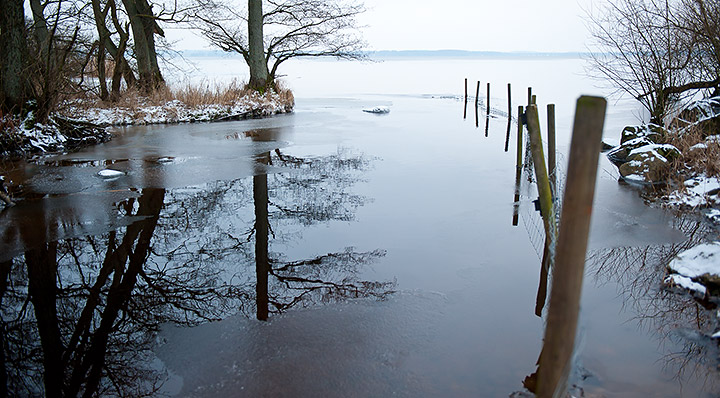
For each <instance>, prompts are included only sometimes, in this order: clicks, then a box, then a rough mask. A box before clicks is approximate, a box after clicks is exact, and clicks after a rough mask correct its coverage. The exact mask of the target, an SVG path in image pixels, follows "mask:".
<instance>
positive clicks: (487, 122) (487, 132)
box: [485, 117, 490, 137]
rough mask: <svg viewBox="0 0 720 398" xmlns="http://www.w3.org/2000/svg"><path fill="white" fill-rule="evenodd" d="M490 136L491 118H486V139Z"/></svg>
mask: <svg viewBox="0 0 720 398" xmlns="http://www.w3.org/2000/svg"><path fill="white" fill-rule="evenodd" d="M488 134H490V118H489V117H486V118H485V137H487V136H488Z"/></svg>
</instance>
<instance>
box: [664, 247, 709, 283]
mask: <svg viewBox="0 0 720 398" xmlns="http://www.w3.org/2000/svg"><path fill="white" fill-rule="evenodd" d="M668 268H669V269H670V270H672V271H675V272H677V273H678V274H680V275H684V276H686V277H688V278H697V277H700V276H703V275H708V274H709V275H720V242H711V243H703V244H700V245H697V246H695V247H693V248H691V249H688V250H685V251H684V252H682V253H680V254H678V255H677V256H676V257H675V258H674V259H673V260H672V261H670V264H668Z"/></svg>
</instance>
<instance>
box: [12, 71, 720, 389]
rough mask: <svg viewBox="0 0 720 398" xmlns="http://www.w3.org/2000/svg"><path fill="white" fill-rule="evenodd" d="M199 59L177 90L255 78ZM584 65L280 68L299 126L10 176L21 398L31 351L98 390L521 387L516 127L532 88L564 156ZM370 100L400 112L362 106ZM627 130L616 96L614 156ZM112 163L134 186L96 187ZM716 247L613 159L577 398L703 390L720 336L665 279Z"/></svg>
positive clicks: (150, 143) (529, 268) (139, 131)
mask: <svg viewBox="0 0 720 398" xmlns="http://www.w3.org/2000/svg"><path fill="white" fill-rule="evenodd" d="M193 61H194V62H196V65H197V66H198V68H199V70H198V71H195V72H191V73H186V74H185V78H187V79H188V80H189V81H193V82H200V81H205V82H206V83H209V82H210V81H211V80H212V81H228V80H229V79H232V78H234V77H239V78H242V77H243V76H244V75H243V73H242V71H244V66H243V65H242V63H241V61H240V60H238V59H227V58H198V59H194V60H193ZM583 67H584V63H583V62H582V61H581V60H578V59H567V58H542V59H537V58H504V59H393V60H386V61H384V62H365V63H350V62H335V61H310V60H303V61H296V62H293V63H289V64H288V65H287V67H286V68H284V69H282V73H284V74H285V75H286V77H285V81H286V84H287V86H289V87H290V88H291V89H293V91H294V93H295V98H296V103H297V106H296V110H295V112H294V113H293V114H289V115H281V116H276V117H272V118H268V119H261V120H248V121H239V122H227V123H216V124H186V125H174V126H149V127H131V128H125V129H119V130H118V131H117V133H118V136H117V137H116V138H115V139H114V140H113V141H111V142H109V143H107V144H103V145H99V146H96V147H92V148H88V149H85V150H83V151H80V152H78V153H73V154H68V155H61V156H53V157H47V158H41V159H36V160H35V161H33V162H30V163H27V164H26V163H22V164H8V165H5V173H7V174H8V175H11V176H12V178H14V180H16V181H23V184H24V185H25V194H26V197H27V200H26V201H24V202H23V203H21V205H19V206H17V207H15V208H11V209H8V210H5V211H3V212H2V213H0V219H2V223H1V225H2V227H1V229H0V234H1V236H2V240H1V241H0V245H2V248H1V249H0V253H2V255H0V256H1V257H0V262H1V263H2V264H3V270H7V271H4V274H3V275H6V276H5V281H7V282H6V283H4V288H3V290H2V292H3V293H4V296H3V298H2V306H3V307H2V310H3V316H2V319H3V327H4V331H5V345H6V347H8V349H7V350H8V351H7V353H6V362H5V363H6V368H7V374H8V375H9V381H10V383H11V384H10V385H11V386H12V387H13V388H15V390H13V391H19V392H23V391H25V392H33V391H38V390H40V389H41V388H42V372H43V369H47V366H46V367H45V368H43V366H42V358H43V356H42V355H41V353H44V355H45V357H48V356H50V355H55V356H56V358H58V359H60V360H61V361H65V362H62V363H65V364H67V366H66V367H64V368H63V367H60V368H59V369H57V368H56V369H55V372H59V373H60V374H61V376H60V377H59V381H58V382H57V383H58V385H59V386H62V388H64V389H67V390H68V391H75V390H73V388H77V389H78V390H79V391H85V390H88V389H89V390H93V389H95V390H97V391H99V392H100V394H101V395H114V394H117V391H118V390H122V391H125V392H132V393H131V395H132V394H139V393H141V392H148V391H153V389H157V390H156V393H158V394H159V393H163V394H167V395H172V396H194V397H215V396H248V397H257V396H269V397H276V396H277V397H296V396H303V397H309V396H326V397H333V396H334V397H352V396H358V397H364V396H407V397H434V396H453V397H466V396H509V395H510V394H512V393H513V392H517V391H523V380H524V379H525V378H526V377H527V376H528V375H530V374H531V373H533V372H535V371H536V361H537V358H538V355H539V353H540V350H541V348H542V337H543V331H544V320H543V318H542V317H538V316H536V315H535V306H536V296H537V291H538V284H539V274H540V272H539V271H540V258H539V255H538V245H537V240H538V235H537V231H536V229H535V228H537V225H538V220H539V215H538V214H537V213H536V212H535V211H534V210H533V209H532V200H533V199H534V197H532V194H533V193H532V191H529V192H528V193H527V195H525V196H523V197H522V199H521V201H522V202H521V211H520V218H521V221H520V222H519V225H517V226H513V225H512V218H513V194H514V191H515V150H514V148H515V145H516V131H517V124H516V120H515V119H514V118H515V117H517V106H518V105H524V104H525V102H526V98H527V87H529V86H532V87H533V93H534V94H537V96H538V104H539V107H540V109H541V110H544V108H545V104H547V103H554V104H556V109H557V128H558V144H559V145H558V146H559V152H560V156H561V157H560V159H561V160H565V158H564V157H563V156H562V155H563V153H564V151H566V148H567V147H568V145H569V139H570V130H571V127H572V126H571V124H572V118H573V115H574V103H575V100H576V99H577V97H578V96H580V95H582V94H594V95H605V94H608V90H607V89H603V88H597V87H595V82H593V81H590V80H588V79H587V78H586V77H585V76H584V75H583ZM206 75H210V76H213V78H212V79H206V78H205V77H203V76H206ZM465 78H468V79H469V82H470V92H471V94H474V91H475V84H476V81H477V80H480V81H481V98H484V95H485V84H486V83H487V82H490V83H491V107H492V111H491V115H490V117H489V118H486V117H485V115H484V109H485V108H484V102H483V103H482V106H481V109H482V110H483V111H482V112H483V113H481V114H480V118H479V123H478V125H477V126H476V122H475V114H474V108H473V107H471V108H470V109H468V111H467V112H468V113H467V118H463V101H462V100H461V99H460V97H459V96H460V95H462V91H463V80H464V79H465ZM203 79H206V80H203ZM507 83H512V89H513V92H512V105H513V107H512V116H511V117H510V119H509V120H508V115H507ZM376 106H383V107H388V108H389V109H390V112H389V113H388V114H383V115H376V114H370V113H365V112H363V111H362V110H363V109H367V108H373V107H376ZM639 112H640V111H639V109H637V107H636V106H635V104H634V103H633V102H631V101H627V100H620V101H612V100H611V101H610V102H609V109H608V116H607V122H606V130H605V137H606V140H607V141H609V142H614V141H617V140H618V138H619V134H620V130H621V129H622V127H623V126H624V125H626V124H631V123H636V122H637V115H638V114H639ZM543 114H544V112H543ZM541 119H542V125H543V126H544V125H545V124H544V123H545V120H544V117H543V116H541ZM486 124H487V127H486ZM508 126H509V127H510V132H511V134H510V136H509V141H508V135H507V131H508ZM486 132H487V133H486ZM506 141H508V144H507V145H508V146H509V151H506V150H505V147H506ZM105 168H110V169H114V170H118V171H121V172H122V173H123V174H122V175H120V176H119V177H115V178H101V177H100V176H98V175H97V172H98V171H100V170H103V169H105ZM704 233H705V231H704V227H703V225H702V224H701V223H698V222H697V221H694V220H692V219H684V218H676V217H674V216H673V215H671V214H668V213H666V212H663V211H661V210H657V209H653V208H650V207H647V206H646V205H645V204H644V203H643V202H642V199H641V198H640V197H639V196H638V193H637V190H635V189H634V188H632V187H628V186H627V185H624V184H620V183H618V181H617V172H616V170H615V168H614V167H613V166H612V165H611V164H610V163H609V162H608V161H607V160H606V159H605V158H604V156H602V157H601V164H600V171H599V177H598V189H597V191H596V205H595V210H594V215H593V227H592V233H591V238H590V240H591V242H590V252H589V253H588V256H589V257H590V260H589V261H588V264H587V267H586V269H587V276H586V279H585V285H584V296H583V303H582V313H581V319H580V326H579V327H580V330H579V338H578V341H579V343H578V348H577V360H576V366H575V368H574V370H573V376H572V382H573V383H574V384H576V385H577V387H576V390H575V391H576V392H577V391H579V389H582V390H583V391H584V393H585V396H598V397H599V396H603V397H647V396H653V397H678V396H685V397H711V396H714V395H715V393H716V391H717V387H718V380H719V379H718V373H717V363H716V362H717V356H718V350H717V344H716V343H715V342H713V341H711V340H709V339H707V338H705V337H704V336H702V335H699V334H698V333H696V332H695V330H696V329H698V328H699V329H701V330H703V328H709V327H712V326H713V325H708V324H707V322H708V319H707V317H705V316H703V314H704V311H705V310H704V309H703V308H702V307H701V306H700V304H698V303H696V302H694V301H693V300H692V299H691V298H689V297H686V296H683V295H678V294H676V293H673V292H670V291H667V290H664V289H663V288H662V286H661V282H662V278H663V276H664V275H663V273H662V271H661V270H662V269H663V267H664V264H665V263H666V262H667V261H668V260H669V259H670V258H672V256H674V254H676V253H677V252H678V251H680V250H682V249H683V248H685V247H687V246H688V245H691V244H692V243H693V242H697V241H698V240H700V239H702V237H703V234H704ZM540 239H542V238H540ZM55 267H56V268H57V270H58V271H57V275H59V277H58V278H56V279H57V280H56V281H55V282H57V283H55V282H54V281H53V279H54V277H53V275H54V271H53V270H54V269H55ZM48 270H50V271H48ZM28 291H30V292H31V294H30V296H33V294H32V292H35V296H33V297H34V298H33V299H32V300H30V309H27V304H28ZM52 303H55V304H56V305H55V306H53V305H52ZM53 307H55V311H54V313H53V311H52V308H53ZM37 308H40V309H41V310H42V311H40V312H38V311H37ZM39 313H40V314H42V315H41V316H40V315H37V314H39ZM36 319H37V320H36ZM258 319H263V320H266V321H259V320H258ZM38 325H41V326H40V327H38ZM51 368H52V367H51ZM94 369H95V370H96V371H97V372H98V373H97V374H94V373H93V370H94ZM63 375H64V376H63ZM98 375H99V376H98ZM56 376H57V375H56ZM46 377H47V374H46ZM73 377H75V378H73Z"/></svg>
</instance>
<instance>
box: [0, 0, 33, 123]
mask: <svg viewBox="0 0 720 398" xmlns="http://www.w3.org/2000/svg"><path fill="white" fill-rule="evenodd" d="M0 10H2V12H0V32H2V34H0V54H2V57H3V62H2V65H0V85H1V86H2V88H1V89H2V93H1V95H0V100H1V103H2V108H3V110H4V111H6V112H7V111H12V110H18V109H19V108H20V107H21V106H22V105H23V103H24V102H25V100H26V99H27V95H28V93H29V84H28V81H27V74H26V73H24V71H25V67H26V53H25V51H26V48H27V40H26V38H25V10H24V7H23V1H22V0H0Z"/></svg>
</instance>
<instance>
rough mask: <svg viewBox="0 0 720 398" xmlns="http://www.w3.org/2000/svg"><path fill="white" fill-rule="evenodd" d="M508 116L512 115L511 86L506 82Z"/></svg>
mask: <svg viewBox="0 0 720 398" xmlns="http://www.w3.org/2000/svg"><path fill="white" fill-rule="evenodd" d="M508 117H512V86H511V85H510V83H508Z"/></svg>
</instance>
